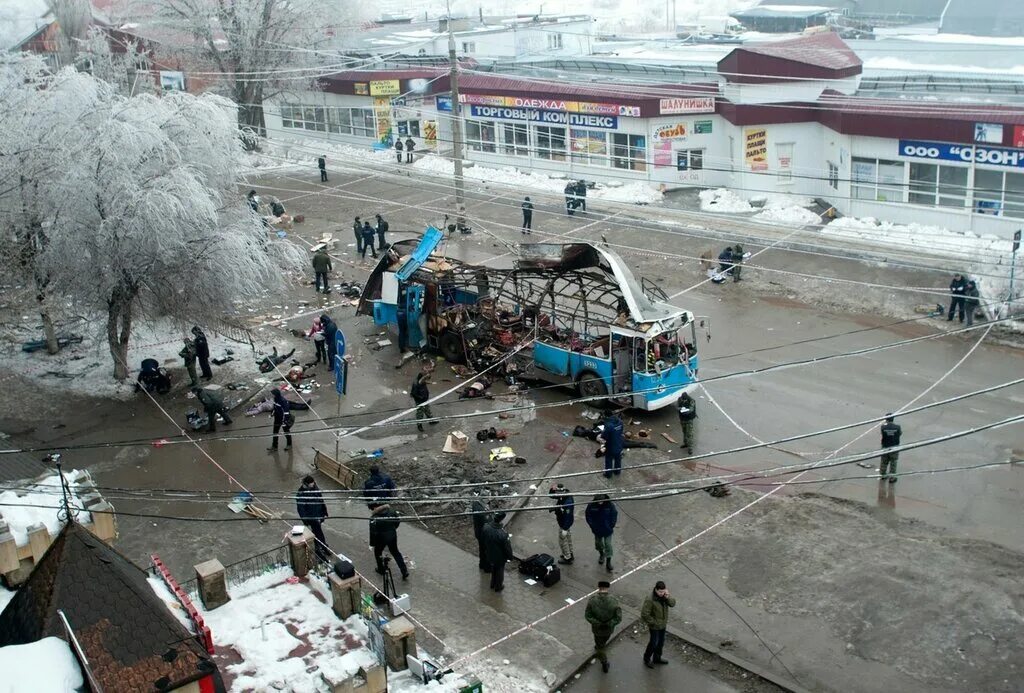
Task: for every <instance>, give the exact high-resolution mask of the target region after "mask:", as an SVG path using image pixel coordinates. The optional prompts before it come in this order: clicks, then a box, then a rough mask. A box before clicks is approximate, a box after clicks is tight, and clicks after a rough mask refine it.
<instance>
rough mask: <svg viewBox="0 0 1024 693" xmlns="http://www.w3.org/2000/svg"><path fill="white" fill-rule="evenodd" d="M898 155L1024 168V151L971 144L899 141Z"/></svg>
mask: <svg viewBox="0 0 1024 693" xmlns="http://www.w3.org/2000/svg"><path fill="white" fill-rule="evenodd" d="M900 155H901V156H909V157H912V158H915V159H939V160H941V161H961V162H966V163H970V162H972V161H973V162H975V163H977V164H987V165H989V166H1007V167H1010V168H1024V151H1020V150H1016V149H1006V148H1005V147H978V146H975V145H971V144H949V143H948V142H922V141H919V140H900Z"/></svg>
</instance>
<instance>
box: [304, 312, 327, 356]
mask: <svg viewBox="0 0 1024 693" xmlns="http://www.w3.org/2000/svg"><path fill="white" fill-rule="evenodd" d="M306 337H307V338H308V339H312V340H313V347H314V348H315V349H316V362H317V363H321V362H322V363H325V364H327V365H330V363H331V362H330V361H328V360H327V339H326V337H324V326H323V323H321V322H320V318H313V326H312V327H310V328H309V332H307V333H306Z"/></svg>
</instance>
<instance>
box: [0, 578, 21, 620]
mask: <svg viewBox="0 0 1024 693" xmlns="http://www.w3.org/2000/svg"><path fill="white" fill-rule="evenodd" d="M17 593H18V591H17V590H9V589H7V588H6V587H4V586H3V585H0V614H2V613H3V611H4V609H6V608H7V605H8V604H9V603H10V601H11V600H12V599H14V595H16V594H17Z"/></svg>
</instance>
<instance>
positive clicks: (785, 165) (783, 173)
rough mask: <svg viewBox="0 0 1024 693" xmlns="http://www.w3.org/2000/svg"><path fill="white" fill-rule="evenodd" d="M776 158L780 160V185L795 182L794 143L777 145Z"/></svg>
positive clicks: (778, 177)
mask: <svg viewBox="0 0 1024 693" xmlns="http://www.w3.org/2000/svg"><path fill="white" fill-rule="evenodd" d="M775 158H776V159H777V160H778V174H777V175H776V179H777V180H778V181H779V182H780V183H792V182H793V143H792V142H783V143H780V144H777V145H775Z"/></svg>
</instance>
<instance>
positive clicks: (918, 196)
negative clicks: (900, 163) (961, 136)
mask: <svg viewBox="0 0 1024 693" xmlns="http://www.w3.org/2000/svg"><path fill="white" fill-rule="evenodd" d="M908 201H909V202H911V203H913V204H918V205H929V206H932V207H934V206H935V205H938V206H940V207H963V206H964V205H965V204H966V202H967V168H966V167H964V166H948V165H945V164H942V165H940V164H921V163H911V164H910V193H909V195H908Z"/></svg>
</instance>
